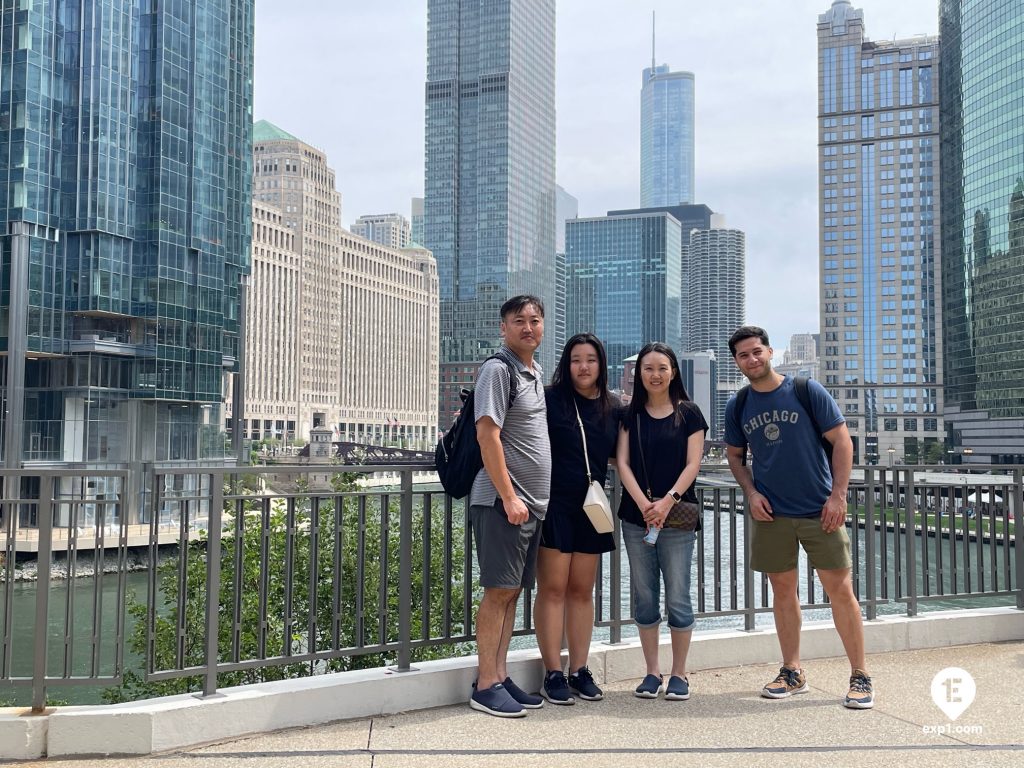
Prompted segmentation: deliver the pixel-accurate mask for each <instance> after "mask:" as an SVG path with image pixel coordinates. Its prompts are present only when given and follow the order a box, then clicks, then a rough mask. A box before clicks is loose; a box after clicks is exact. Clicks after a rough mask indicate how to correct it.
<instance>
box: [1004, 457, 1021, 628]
mask: <svg viewBox="0 0 1024 768" xmlns="http://www.w3.org/2000/svg"><path fill="white" fill-rule="evenodd" d="M1010 509H1011V510H1012V511H1013V530H1014V535H1013V549H1014V559H1015V561H1016V569H1017V573H1016V578H1015V579H1014V587H1015V588H1016V592H1017V610H1019V611H1024V546H1021V545H1022V542H1021V537H1020V532H1021V530H1024V527H1022V526H1024V470H1022V469H1020V468H1019V467H1018V468H1017V469H1015V470H1013V497H1012V500H1011V505H1010ZM1009 545H1010V531H1009V526H1007V530H1006V535H1005V536H1004V537H1003V546H1009Z"/></svg>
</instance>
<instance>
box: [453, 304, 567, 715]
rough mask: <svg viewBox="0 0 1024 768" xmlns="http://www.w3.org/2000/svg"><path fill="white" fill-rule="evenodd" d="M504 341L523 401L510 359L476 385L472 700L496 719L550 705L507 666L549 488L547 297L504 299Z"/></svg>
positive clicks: (483, 371) (492, 363)
mask: <svg viewBox="0 0 1024 768" xmlns="http://www.w3.org/2000/svg"><path fill="white" fill-rule="evenodd" d="M501 337H502V340H503V342H504V343H503V344H502V346H501V349H500V350H499V352H498V354H499V355H500V356H502V357H503V358H504V359H505V360H507V361H508V362H509V363H511V364H512V367H513V368H515V370H516V375H517V376H518V379H517V387H516V397H515V401H514V402H513V403H512V406H511V407H509V403H508V400H509V392H510V389H511V387H510V383H511V379H510V376H511V372H510V369H509V366H508V365H507V364H506V363H505V362H503V361H502V360H494V359H491V360H487V361H485V362H484V363H483V365H481V366H480V371H479V373H478V374H477V381H476V390H475V399H476V408H475V412H474V417H475V418H476V436H477V441H478V442H479V443H480V453H481V455H482V456H483V461H484V468H483V469H481V470H480V472H479V473H478V474H477V476H476V480H475V481H474V483H473V490H472V491H471V492H470V495H469V500H470V510H469V517H470V524H471V525H472V528H473V536H474V541H475V543H476V551H477V561H478V562H479V564H480V585H481V586H482V587H483V588H484V596H483V600H482V601H481V602H480V608H479V609H478V610H477V615H476V639H477V654H478V657H479V675H478V677H477V683H476V685H475V686H474V691H473V694H472V696H471V697H470V700H469V705H470V706H471V707H472V708H473V709H477V710H479V711H481V712H486V713H488V714H491V715H496V716H498V717H522V716H523V715H525V714H526V711H525V710H526V709H539V708H540V707H542V706H543V705H544V700H543V699H542V698H541V697H540V696H536V695H533V694H530V693H527V692H525V691H523V690H522V689H521V688H520V687H519V686H517V685H516V684H515V683H514V682H512V680H511V679H510V678H509V676H508V670H507V669H506V664H505V662H506V657H507V655H508V646H509V642H510V641H511V640H512V628H513V626H514V624H515V613H516V603H517V601H518V599H519V594H520V593H521V592H522V590H523V588H524V587H533V583H534V578H535V575H536V570H537V548H538V546H539V545H540V531H541V521H542V520H543V519H544V514H545V512H547V508H548V496H549V493H550V489H551V445H550V442H549V441H548V424H547V408H546V406H545V403H544V382H543V371H541V368H540V365H539V364H538V363H537V362H536V360H534V357H533V356H534V353H535V352H536V351H537V347H539V346H540V342H541V339H543V338H544V304H543V302H542V301H541V300H540V299H539V298H537V297H536V296H515V297H513V298H511V299H509V300H508V301H506V302H505V303H504V304H503V305H502V307H501Z"/></svg>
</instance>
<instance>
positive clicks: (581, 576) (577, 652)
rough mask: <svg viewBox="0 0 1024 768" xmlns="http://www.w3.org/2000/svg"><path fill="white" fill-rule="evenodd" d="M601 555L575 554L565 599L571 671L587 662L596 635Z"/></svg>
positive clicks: (570, 566) (570, 568) (570, 567)
mask: <svg viewBox="0 0 1024 768" xmlns="http://www.w3.org/2000/svg"><path fill="white" fill-rule="evenodd" d="M600 557H601V556H600V555H589V554H585V553H582V552H574V553H573V554H572V559H571V563H570V565H569V588H568V592H567V594H566V602H565V628H566V632H565V634H566V638H567V640H568V646H569V672H577V671H579V669H580V667H585V666H587V656H588V655H589V654H590V641H591V639H592V638H593V636H594V579H595V578H596V577H597V563H598V560H599V559H600Z"/></svg>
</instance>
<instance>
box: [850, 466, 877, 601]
mask: <svg viewBox="0 0 1024 768" xmlns="http://www.w3.org/2000/svg"><path fill="white" fill-rule="evenodd" d="M853 524H854V525H856V524H857V521H856V519H854V521H853ZM863 539H864V568H865V569H866V570H867V573H866V574H865V587H866V589H867V593H868V594H867V601H866V602H867V605H866V607H865V611H866V613H867V619H868V621H873V620H874V619H876V618H878V594H877V590H878V579H877V577H876V576H875V568H876V567H877V565H878V563H877V559H878V555H877V544H878V534H877V532H876V531H875V470H874V469H872V468H871V467H866V468H865V469H864V536H863Z"/></svg>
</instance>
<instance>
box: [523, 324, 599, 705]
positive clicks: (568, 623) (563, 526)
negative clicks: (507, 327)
mask: <svg viewBox="0 0 1024 768" xmlns="http://www.w3.org/2000/svg"><path fill="white" fill-rule="evenodd" d="M545 395H546V398H547V406H548V414H547V415H548V435H549V437H550V439H551V498H550V500H549V502H548V511H547V516H546V517H545V518H544V527H543V529H542V532H541V543H540V551H539V553H538V555H537V603H536V606H535V608H534V611H535V615H536V622H537V644H538V645H539V646H540V652H541V656H542V657H543V659H544V666H545V670H546V673H545V678H544V686H543V688H542V689H541V695H542V696H544V698H546V699H547V700H548V701H550V702H551V703H552V704H573V703H575V696H579V697H580V698H582V699H586V700H588V701H597V700H599V699H601V698H603V693H602V692H601V689H600V688H598V687H597V684H596V683H595V682H594V679H593V677H592V676H591V674H590V670H589V669H588V668H587V653H588V651H589V650H590V639H591V636H592V633H593V629H594V579H595V577H596V575H597V564H598V561H599V560H600V559H601V554H602V553H603V552H610V551H611V550H612V549H614V548H615V544H614V542H613V540H612V535H611V534H610V533H597V532H596V531H595V530H594V526H593V525H591V523H590V520H589V518H588V517H587V515H586V513H585V512H584V511H583V501H584V499H585V498H586V495H587V487H588V485H589V483H588V481H587V465H586V462H585V461H584V458H583V437H582V435H581V434H580V421H582V423H583V429H584V432H585V433H586V436H587V457H588V459H589V463H590V474H591V477H592V478H593V479H594V480H596V481H597V482H598V483H601V484H602V485H603V484H604V481H605V478H606V476H607V474H608V461H609V459H610V458H611V457H612V455H613V454H614V452H615V443H616V439H617V435H618V424H619V418H618V409H619V402H618V399H617V398H613V396H612V395H611V394H610V393H609V392H608V364H607V360H606V358H605V353H604V346H603V345H602V344H601V341H600V340H599V339H598V338H597V337H596V336H594V335H593V334H591V333H579V334H577V335H575V336H573V337H572V338H571V339H569V341H568V343H566V345H565V349H564V350H563V351H562V357H561V359H560V360H559V362H558V368H557V369H555V374H554V376H553V377H552V380H551V386H550V387H548V388H547V391H546V392H545ZM577 413H578V414H579V421H578V420H577ZM563 631H564V632H565V635H566V637H567V638H568V645H569V677H568V679H566V676H565V673H564V672H563V671H562V656H561V648H562V633H563ZM574 694H575V696H574Z"/></svg>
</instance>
